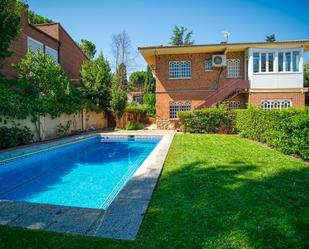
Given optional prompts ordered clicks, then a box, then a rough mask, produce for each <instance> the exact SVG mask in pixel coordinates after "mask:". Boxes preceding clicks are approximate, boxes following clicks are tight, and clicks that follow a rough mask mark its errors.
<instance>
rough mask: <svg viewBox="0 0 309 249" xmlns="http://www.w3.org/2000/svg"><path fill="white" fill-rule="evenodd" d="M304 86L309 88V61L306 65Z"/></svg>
mask: <svg viewBox="0 0 309 249" xmlns="http://www.w3.org/2000/svg"><path fill="white" fill-rule="evenodd" d="M304 85H305V87H309V61H307V62H306V63H305V65H304Z"/></svg>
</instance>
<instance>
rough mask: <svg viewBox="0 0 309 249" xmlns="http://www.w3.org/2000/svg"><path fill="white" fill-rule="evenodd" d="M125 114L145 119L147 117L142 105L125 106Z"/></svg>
mask: <svg viewBox="0 0 309 249" xmlns="http://www.w3.org/2000/svg"><path fill="white" fill-rule="evenodd" d="M125 112H127V113H130V114H134V115H136V116H137V115H139V116H140V117H146V115H147V108H146V107H145V106H144V105H138V104H135V103H131V104H127V106H126V109H125Z"/></svg>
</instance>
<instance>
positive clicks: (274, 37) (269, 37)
mask: <svg viewBox="0 0 309 249" xmlns="http://www.w3.org/2000/svg"><path fill="white" fill-rule="evenodd" d="M265 41H267V42H275V41H276V35H275V34H271V35H267V36H266V38H265Z"/></svg>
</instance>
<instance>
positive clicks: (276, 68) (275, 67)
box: [252, 48, 302, 75]
mask: <svg viewBox="0 0 309 249" xmlns="http://www.w3.org/2000/svg"><path fill="white" fill-rule="evenodd" d="M294 52H298V53H299V56H298V57H299V59H298V71H293V68H294V63H295V62H294V58H293V53H294ZM255 53H258V54H259V71H258V72H254V54H255ZM262 53H266V72H262V70H261V69H262V60H261V54H262ZM270 53H272V54H273V55H274V60H273V71H271V72H269V65H268V64H269V63H268V58H269V54H270ZM279 53H283V70H282V71H279ZM286 53H290V55H291V70H290V71H286ZM301 60H302V52H301V49H300V48H286V49H285V48H282V49H259V50H253V51H252V72H253V74H254V75H255V74H257V75H262V74H277V73H278V74H299V73H302V68H301Z"/></svg>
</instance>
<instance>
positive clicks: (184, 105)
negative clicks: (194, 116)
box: [170, 102, 191, 119]
mask: <svg viewBox="0 0 309 249" xmlns="http://www.w3.org/2000/svg"><path fill="white" fill-rule="evenodd" d="M190 110H191V103H189V102H171V103H170V119H175V118H177V112H182V111H190Z"/></svg>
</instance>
